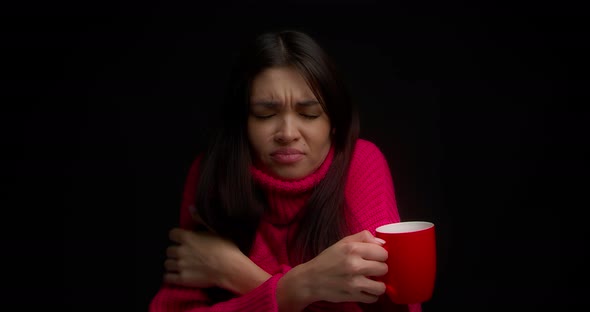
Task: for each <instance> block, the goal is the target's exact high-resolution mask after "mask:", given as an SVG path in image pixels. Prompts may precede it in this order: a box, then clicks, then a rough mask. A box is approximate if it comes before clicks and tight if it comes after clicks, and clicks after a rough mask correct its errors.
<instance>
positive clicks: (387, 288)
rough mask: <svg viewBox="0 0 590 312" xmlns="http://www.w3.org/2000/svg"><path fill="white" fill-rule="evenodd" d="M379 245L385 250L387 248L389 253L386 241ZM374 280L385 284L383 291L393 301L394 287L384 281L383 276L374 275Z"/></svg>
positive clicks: (395, 295)
mask: <svg viewBox="0 0 590 312" xmlns="http://www.w3.org/2000/svg"><path fill="white" fill-rule="evenodd" d="M381 247H383V248H385V250H387V252H388V253H389V250H388V248H387V246H386V243H385V244H383V245H381ZM375 280H376V281H379V282H383V283H384V284H385V293H386V294H387V296H388V297H389V299H391V301H394V300H393V298H395V297H397V290H395V288H393V286H391V285H388V284H387V283H386V282H385V278H384V276H376V277H375Z"/></svg>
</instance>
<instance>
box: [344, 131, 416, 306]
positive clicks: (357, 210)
mask: <svg viewBox="0 0 590 312" xmlns="http://www.w3.org/2000/svg"><path fill="white" fill-rule="evenodd" d="M345 194H346V202H347V203H348V208H349V214H348V215H347V221H348V224H349V226H350V228H351V230H352V231H354V232H356V231H360V230H368V231H370V232H371V234H373V235H374V234H375V229H376V228H377V227H379V226H381V225H384V224H387V223H395V222H399V221H400V215H399V211H398V208H397V202H396V198H395V190H394V185H393V179H392V176H391V171H390V169H389V165H388V163H387V160H386V158H385V156H384V155H383V153H381V151H380V150H379V149H378V147H377V146H375V145H374V144H373V143H371V142H369V141H365V140H362V139H359V140H358V141H357V145H356V147H355V151H354V154H353V157H352V162H351V165H350V169H349V173H348V179H347V183H346V189H345ZM389 256H390V257H395V255H389ZM362 307H363V310H364V311H410V312H420V311H421V310H422V309H421V305H420V304H411V305H400V304H395V303H393V302H391V300H389V298H388V297H387V296H382V297H381V298H380V299H379V301H378V302H377V303H375V304H370V305H362Z"/></svg>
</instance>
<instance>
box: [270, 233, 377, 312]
mask: <svg viewBox="0 0 590 312" xmlns="http://www.w3.org/2000/svg"><path fill="white" fill-rule="evenodd" d="M381 245H382V242H380V241H378V240H377V239H375V237H373V235H371V233H370V232H369V231H362V232H359V233H357V234H354V235H350V236H347V237H345V238H343V239H341V240H340V241H338V242H337V243H336V244H334V245H332V246H330V247H329V248H327V249H326V250H324V251H323V252H322V253H320V254H319V255H318V256H316V257H315V258H313V259H312V260H310V261H308V262H306V263H303V264H301V265H299V266H297V267H295V268H293V269H292V270H291V271H289V272H288V273H287V274H285V276H283V278H281V279H280V280H279V284H278V286H277V288H278V289H277V300H278V302H279V306H282V307H289V308H292V309H293V310H294V311H296V310H302V309H303V308H305V307H306V306H307V305H308V304H310V303H313V302H316V301H320V300H323V301H329V302H364V303H373V302H376V301H377V300H378V299H379V296H380V295H382V294H383V293H384V292H385V284H384V283H382V282H379V281H375V280H373V279H371V278H370V277H374V276H381V275H384V274H385V273H387V264H385V260H387V251H386V250H385V249H384V248H383V247H381ZM284 310H285V311H287V310H289V309H284Z"/></svg>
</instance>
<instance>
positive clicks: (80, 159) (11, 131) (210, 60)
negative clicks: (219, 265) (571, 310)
mask: <svg viewBox="0 0 590 312" xmlns="http://www.w3.org/2000/svg"><path fill="white" fill-rule="evenodd" d="M9 9H10V10H8V11H4V12H3V13H2V14H4V15H3V17H4V19H3V21H2V23H3V26H4V27H3V29H4V34H3V35H4V38H5V48H7V49H6V50H7V51H9V56H7V57H6V58H5V61H6V65H7V66H5V71H4V74H7V75H6V78H5V79H3V88H5V91H4V92H3V95H7V97H6V101H5V102H4V107H3V113H2V120H3V123H2V127H3V129H2V132H3V134H4V135H5V136H6V140H5V144H7V145H6V146H8V149H7V150H8V152H7V153H4V157H5V159H6V160H7V161H5V162H4V165H5V167H6V168H5V169H4V170H3V177H5V178H7V183H6V184H5V185H7V186H8V187H9V188H5V190H7V191H6V192H5V193H6V194H5V195H8V196H5V197H4V198H5V203H6V207H14V208H13V210H12V211H14V212H19V213H20V214H19V217H18V218H14V219H12V218H5V219H4V220H7V221H8V223H10V224H9V225H13V226H14V227H15V229H14V230H7V233H6V234H7V235H4V237H3V242H4V243H5V246H6V250H7V254H10V255H16V257H14V256H13V257H6V258H8V259H12V260H13V262H11V263H13V264H16V265H23V264H24V266H25V269H24V270H11V271H13V273H14V274H15V275H16V277H15V279H14V281H13V282H12V281H11V283H8V284H5V286H3V290H5V291H8V294H9V296H7V298H9V299H13V300H14V301H15V302H19V303H28V304H32V305H42V306H44V307H47V306H49V305H53V304H66V306H69V307H72V308H73V309H72V310H73V311H88V310H94V309H96V310H104V309H107V308H108V309H109V310H126V311H129V310H136V311H145V310H146V308H147V304H148V303H149V300H150V299H151V297H152V296H153V295H154V294H155V292H156V291H157V289H158V287H159V285H160V282H161V276H162V273H163V261H164V259H165V256H164V251H165V248H166V247H167V246H168V244H169V241H168V239H167V232H168V230H169V229H170V228H171V227H173V226H175V225H176V222H177V219H178V209H179V204H180V198H181V197H180V196H181V191H182V186H183V183H184V179H185V176H186V173H187V170H188V167H189V165H190V163H191V161H192V160H193V158H194V157H195V156H196V154H197V153H198V152H199V151H200V150H201V148H202V143H203V139H204V135H205V134H206V131H207V130H208V129H209V126H210V123H211V122H212V121H211V119H210V114H211V113H212V112H214V111H215V110H216V108H217V106H218V105H219V104H220V101H221V99H222V97H223V89H224V87H225V82H226V79H227V74H228V71H229V64H230V63H231V61H232V57H233V56H234V52H235V49H236V48H237V47H238V46H239V43H240V42H241V40H243V39H245V38H248V36H251V35H253V34H255V33H257V32H260V31H263V30H274V29H283V28H290V29H297V30H302V31H305V32H307V33H309V34H310V35H312V36H314V37H315V38H316V39H317V40H318V41H319V42H320V43H321V44H322V45H323V46H324V47H325V48H326V50H327V51H328V52H329V53H330V54H331V55H332V56H333V57H334V58H335V60H336V62H337V64H338V65H339V67H340V68H341V71H342V72H343V74H344V76H345V80H346V82H347V83H348V85H349V87H350V89H351V93H352V95H353V97H354V99H355V100H356V102H357V103H358V104H359V107H360V113H361V129H362V130H361V136H362V137H363V138H366V139H369V140H372V141H373V142H375V143H376V144H377V145H378V146H379V147H380V148H381V150H382V151H383V153H384V154H385V156H386V157H387V159H388V161H389V164H390V167H391V172H392V175H393V178H394V183H395V187H396V195H397V200H398V206H399V210H400V213H401V216H402V219H406V220H429V221H432V222H434V223H436V226H437V235H438V236H437V237H438V242H437V244H438V245H437V247H438V259H439V262H438V272H437V273H438V275H437V284H436V289H435V292H434V297H433V298H432V300H431V301H429V302H427V303H425V304H424V306H423V307H424V311H427V312H430V311H452V310H468V311H484V310H496V309H501V310H515V311H517V310H518V311H520V310H536V309H537V308H541V307H545V306H552V305H553V306H555V307H557V308H558V310H567V308H566V307H565V306H564V305H568V304H569V305H572V304H576V305H581V304H585V303H586V300H585V298H584V296H585V294H586V290H588V287H587V286H586V285H587V284H581V285H576V284H575V283H574V282H576V281H580V282H582V281H584V280H585V279H584V278H585V269H583V267H584V263H585V259H586V258H585V256H584V251H585V249H586V247H585V246H587V242H586V236H585V235H584V234H585V227H586V226H585V225H584V223H583V219H582V218H581V217H580V215H581V213H582V212H583V210H585V209H587V208H588V204H587V203H586V202H585V201H583V200H582V194H583V191H584V190H585V184H586V183H585V182H584V181H583V179H586V178H587V170H586V169H585V168H586V167H585V166H583V162H585V160H586V158H585V156H586V154H584V153H583V148H584V147H585V145H586V144H587V138H586V136H585V134H586V132H585V131H584V122H586V120H585V110H586V108H585V107H584V106H585V105H584V104H586V105H587V103H588V101H587V99H588V97H587V95H586V92H587V88H585V83H586V82H587V78H586V77H585V76H583V75H580V74H585V73H586V72H585V71H584V69H583V67H582V65H584V62H583V61H584V59H585V52H584V50H583V47H584V41H585V40H587V33H586V32H585V29H584V28H583V19H584V18H587V17H585V16H584V14H583V13H582V11H580V10H577V9H576V8H573V7H571V6H567V5H565V4H564V5H563V6H560V7H555V6H553V5H550V4H542V3H539V2H530V3H521V2H519V3H515V2H512V3H510V4H508V3H507V4H505V5H504V4H502V3H500V2H497V3H496V4H493V5H484V4H476V3H473V2H472V1H471V2H470V1H465V2H464V3H462V2H460V1H452V2H448V1H432V2H431V3H427V2H411V4H408V3H405V2H393V3H392V4H391V3H390V4H387V5H385V4H381V3H378V2H376V1H322V3H321V4H318V3H317V2H315V1H288V2H283V3H278V2H272V3H269V4H262V3H261V2H256V3H254V2H252V3H251V1H246V2H244V1H239V2H238V1H235V3H234V2H229V1H220V2H216V4H212V3H196V2H195V3H183V4H180V3H172V2H164V1H162V2H156V1H151V2H149V1H148V2H135V3H131V2H127V1H120V2H114V3H106V2H96V3H93V2H80V3H41V4H34V5H31V4H22V5H18V6H17V5H12V6H10V7H9ZM12 9H14V10H12ZM6 17H10V18H6ZM576 104H581V105H576ZM12 220H17V221H12ZM5 228H10V229H12V227H5ZM34 229H40V231H30V230H34ZM23 232H25V233H24V234H23ZM29 232H31V233H29ZM26 234H28V235H26ZM62 242H63V243H62ZM60 247H61V248H60ZM62 250H63V252H60V251H62ZM9 267H11V266H9ZM22 272H25V273H29V274H22ZM29 275H31V276H29ZM24 276H27V277H26V278H24ZM22 291H24V293H22Z"/></svg>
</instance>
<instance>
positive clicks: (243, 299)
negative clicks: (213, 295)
mask: <svg viewBox="0 0 590 312" xmlns="http://www.w3.org/2000/svg"><path fill="white" fill-rule="evenodd" d="M200 161H201V157H197V158H196V159H195V161H194V162H193V164H192V165H191V168H190V170H189V173H188V176H187V178H186V182H185V186H184V192H183V196H182V202H181V209H180V224H179V226H180V227H181V228H183V229H187V230H191V229H193V228H194V227H195V225H196V223H195V221H194V220H193V219H192V217H191V213H190V210H189V209H190V208H189V207H190V206H191V205H192V204H193V203H194V200H195V190H196V186H197V181H198V167H199V164H200ZM286 271H288V268H284V269H283V271H282V272H279V273H278V274H275V275H273V276H272V277H271V278H269V279H268V280H266V281H265V282H264V283H262V284H261V285H260V286H258V287H257V288H255V289H253V290H252V291H250V292H249V293H247V294H244V295H241V296H237V297H234V298H232V299H230V300H227V301H224V302H217V303H214V302H212V300H210V298H208V297H207V295H206V294H205V292H204V291H203V290H202V289H200V288H195V287H184V286H179V285H173V284H168V283H162V286H161V287H160V289H159V290H158V292H157V293H156V295H155V296H154V297H153V298H152V300H151V302H150V305H149V311H150V312H185V311H187V312H188V311H191V312H213V311H227V312H229V311H244V312H250V311H252V312H254V311H262V312H266V311H267V312H271V311H278V306H277V301H276V288H277V282H278V280H279V279H280V278H281V277H282V276H283V275H284V274H285V273H286Z"/></svg>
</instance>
